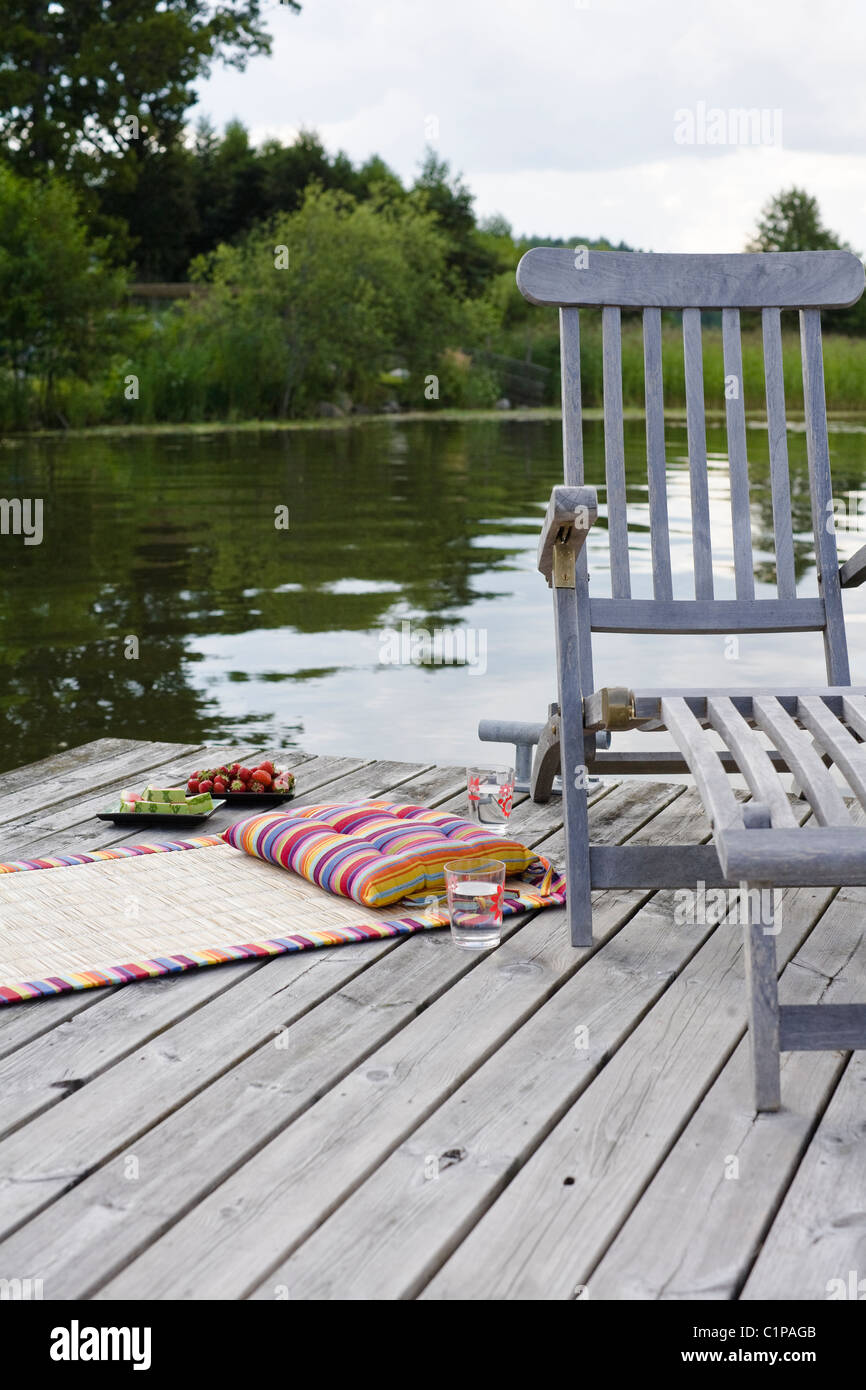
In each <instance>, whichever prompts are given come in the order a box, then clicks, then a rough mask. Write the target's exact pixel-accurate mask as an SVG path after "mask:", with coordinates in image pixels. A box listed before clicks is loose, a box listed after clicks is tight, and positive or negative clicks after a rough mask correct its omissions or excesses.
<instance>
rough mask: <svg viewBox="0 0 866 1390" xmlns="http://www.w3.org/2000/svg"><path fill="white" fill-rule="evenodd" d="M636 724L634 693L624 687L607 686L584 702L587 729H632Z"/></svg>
mask: <svg viewBox="0 0 866 1390" xmlns="http://www.w3.org/2000/svg"><path fill="white" fill-rule="evenodd" d="M634 724H635V706H634V691H633V690H629V689H628V688H627V687H626V686H624V685H605V686H603V687H602V689H601V690H596V691H594V692H593V694H592V695H587V697H586V699H585V700H584V702H583V725H584V728H585V729H632V728H634Z"/></svg>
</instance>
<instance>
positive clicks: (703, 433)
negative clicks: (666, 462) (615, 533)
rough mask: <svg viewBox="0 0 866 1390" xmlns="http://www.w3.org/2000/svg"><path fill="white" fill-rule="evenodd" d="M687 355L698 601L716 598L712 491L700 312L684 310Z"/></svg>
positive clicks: (687, 400) (691, 483) (691, 485)
mask: <svg viewBox="0 0 866 1390" xmlns="http://www.w3.org/2000/svg"><path fill="white" fill-rule="evenodd" d="M683 354H684V358H685V368H686V430H687V434H688V442H689V486H690V490H691V498H692V555H693V556H694V563H695V598H712V597H713V547H712V541H711V539H710V491H709V479H708V476H707V428H706V420H705V417H704V359H703V352H702V347H701V311H700V309H683Z"/></svg>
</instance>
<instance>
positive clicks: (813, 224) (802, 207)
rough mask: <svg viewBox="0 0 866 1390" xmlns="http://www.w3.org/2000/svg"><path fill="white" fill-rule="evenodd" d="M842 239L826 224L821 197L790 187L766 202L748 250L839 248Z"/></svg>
mask: <svg viewBox="0 0 866 1390" xmlns="http://www.w3.org/2000/svg"><path fill="white" fill-rule="evenodd" d="M841 246H842V242H841V241H840V240H839V238H838V237H837V236H836V234H835V233H834V232H831V231H830V230H829V229H828V228H827V227H825V226H824V224H823V222H822V220H821V212H820V209H819V207H818V199H817V198H813V197H811V195H810V194H808V193H807V192H806V190H805V189H804V188H788V189H786V190H784V191H783V192H782V193H777V194H776V195H775V197H773V198H771V199H770V201H769V202H768V203H767V204H766V205H765V207H764V208H763V210H762V212H761V216H760V219H759V221H758V227H757V230H756V232H755V235H754V237H753V238H752V240H751V241H750V242H749V244H748V246H747V247H746V250H747V251H835V250H838V249H839V248H840V247H841Z"/></svg>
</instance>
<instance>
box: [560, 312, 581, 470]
mask: <svg viewBox="0 0 866 1390" xmlns="http://www.w3.org/2000/svg"><path fill="white" fill-rule="evenodd" d="M559 354H560V378H561V381H562V452H563V458H564V461H565V483H566V486H567V487H581V486H582V485H583V413H582V404H581V391H580V310H579V309H560V311H559Z"/></svg>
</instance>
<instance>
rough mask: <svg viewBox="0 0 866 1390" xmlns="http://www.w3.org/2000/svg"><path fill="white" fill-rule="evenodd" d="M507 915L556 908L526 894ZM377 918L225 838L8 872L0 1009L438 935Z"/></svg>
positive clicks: (423, 923)
mask: <svg viewBox="0 0 866 1390" xmlns="http://www.w3.org/2000/svg"><path fill="white" fill-rule="evenodd" d="M511 898H512V901H511V902H510V903H509V902H508V901H506V905H505V908H504V911H505V912H518V911H526V910H527V909H528V908H530V907H540V906H545V905H547V904H548V902H550V901H551V899H550V898H545V899H542V897H541V896H540V895H539V894H537V893H534V892H533V891H532V889H531V885H528V884H526V885H518V886H517V887H516V888H515V889H514V891H513V892H512V894H511ZM447 920H448V919H447V916H446V915H445V914H444V913H443V912H442V911H441V910H440V911H438V912H437V911H427V912H425V910H424V907H423V904H413V905H412V906H408V907H407V905H406V904H402V905H401V904H399V903H395V904H394V905H393V907H391V908H390V909H387V908H386V909H384V910H383V909H381V908H377V909H375V910H374V909H371V908H367V907H363V906H361V905H360V904H358V903H356V902H354V901H352V900H351V899H347V898H338V897H334V896H333V895H332V894H331V893H328V892H326V890H325V889H323V888H319V887H317V886H316V885H315V884H312V883H309V882H307V880H306V879H304V878H301V877H299V876H298V875H297V874H294V873H291V872H289V871H287V870H285V869H281V868H278V867H277V866H276V865H273V864H268V863H265V862H264V861H263V860H261V859H256V858H254V857H253V856H251V855H248V854H244V853H242V852H241V851H240V850H236V849H233V848H232V847H231V846H230V845H227V844H225V842H224V841H223V840H222V839H220V838H217V837H213V836H202V837H197V838H195V839H192V838H191V839H189V840H175V841H171V842H169V843H166V844H162V845H136V846H120V847H118V848H117V849H113V850H96V851H94V852H93V853H92V854H90V855H70V856H67V857H65V858H62V859H42V860H22V861H19V862H18V863H15V864H0V1005H3V1004H13V1003H18V1002H20V1001H23V1000H28V999H38V998H44V997H47V996H50V995H55V994H64V993H67V992H68V991H70V990H79V989H92V988H95V987H98V986H100V985H120V984H131V983H133V982H134V981H135V980H144V979H149V978H151V977H153V976H156V975H168V974H174V973H178V972H181V971H185V970H195V969H200V968H201V967H203V966H209V965H221V964H224V963H226V962H229V961H239V960H249V959H253V958H255V957H258V956H276V955H283V954H286V953H289V952H294V951H303V950H310V949H313V948H315V947H321V946H340V945H346V944H349V943H352V942H361V941H372V940H376V939H379V938H382V937H387V936H402V935H408V934H411V933H413V932H418V931H425V930H428V929H429V928H431V927H441V926H444V925H445V924H446V923H447Z"/></svg>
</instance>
